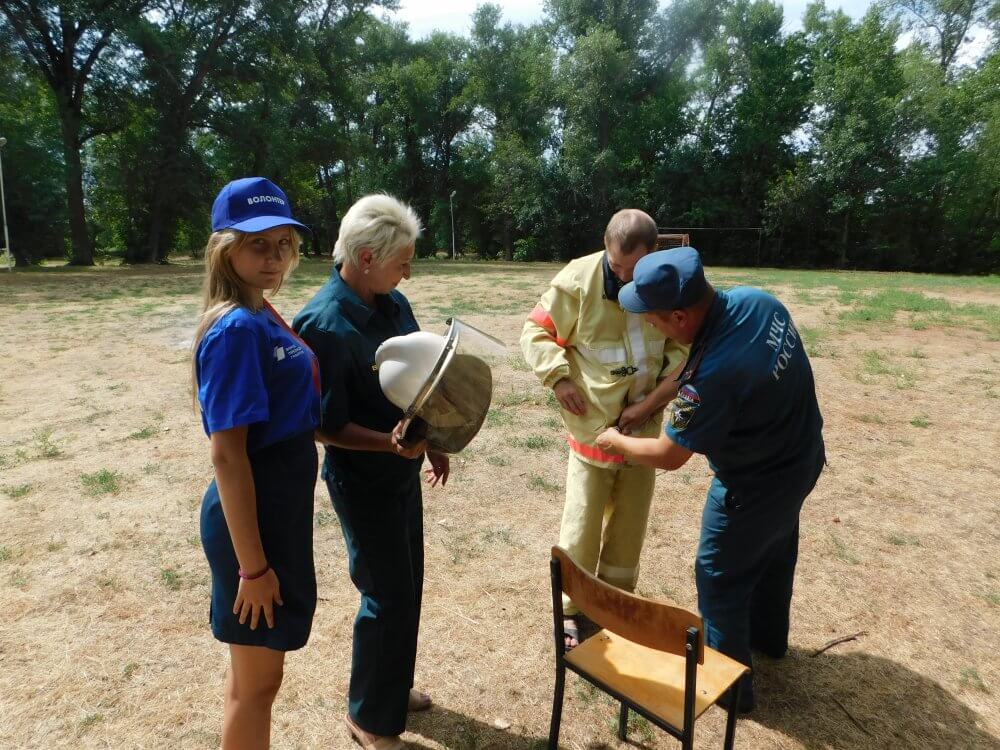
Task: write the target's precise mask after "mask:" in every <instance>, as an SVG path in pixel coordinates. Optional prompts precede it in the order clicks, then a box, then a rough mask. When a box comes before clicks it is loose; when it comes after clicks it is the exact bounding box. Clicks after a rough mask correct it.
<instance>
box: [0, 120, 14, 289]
mask: <svg viewBox="0 0 1000 750" xmlns="http://www.w3.org/2000/svg"><path fill="white" fill-rule="evenodd" d="M6 145H7V139H6V138H0V213H2V214H3V246H4V249H5V250H6V252H7V270H8V271H13V270H14V264H13V258H14V256H13V255H11V252H10V233H9V232H8V231H7V201H6V199H5V198H4V194H3V153H2V152H3V147H4V146H6Z"/></svg>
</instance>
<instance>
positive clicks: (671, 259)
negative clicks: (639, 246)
mask: <svg viewBox="0 0 1000 750" xmlns="http://www.w3.org/2000/svg"><path fill="white" fill-rule="evenodd" d="M707 287H708V282H707V281H705V271H704V269H703V268H702V267H701V256H700V255H698V251H697V250H695V249H694V248H693V247H677V248H674V249H673V250H659V251H657V252H655V253H650V254H649V255H647V256H646V257H644V258H643V259H642V260H640V261H639V262H638V263H636V264H635V271H633V272H632V281H630V282H629V283H628V284H626V285H625V286H624V287H622V290H621V291H620V292H618V302H619V304H621V306H622V307H623V308H625V309H626V310H628V311H629V312H632V313H645V312H652V311H654V310H681V309H683V308H685V307H691V306H692V305H694V304H695V303H696V302H697V301H698V300H700V299H701V297H702V295H703V294H704V293H705V289H706V288H707Z"/></svg>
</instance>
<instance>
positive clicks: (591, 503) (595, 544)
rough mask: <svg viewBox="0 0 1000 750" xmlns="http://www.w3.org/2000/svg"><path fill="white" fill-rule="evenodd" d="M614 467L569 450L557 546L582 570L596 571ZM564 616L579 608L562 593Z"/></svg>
mask: <svg viewBox="0 0 1000 750" xmlns="http://www.w3.org/2000/svg"><path fill="white" fill-rule="evenodd" d="M617 473H618V470H617V468H603V467H601V466H594V465H593V464H589V463H587V462H586V461H582V460H580V458H578V457H577V456H576V454H575V453H573V452H572V451H570V454H569V460H568V462H567V469H566V505H565V506H564V507H563V517H562V524H561V525H560V526H559V546H560V547H562V548H563V549H564V550H566V551H567V552H568V553H569V554H570V557H572V558H573V559H574V560H575V561H576V562H577V564H579V565H580V566H581V567H582V568H583V569H584V570H589V571H590V572H592V573H593V572H595V571H596V570H597V560H598V557H599V555H600V551H601V527H602V525H603V522H604V509H605V506H606V505H607V503H608V500H609V498H610V497H611V492H612V489H613V487H614V485H615V478H616V475H617ZM563 611H564V612H565V614H566V615H567V616H570V615H575V614H577V612H579V610H578V609H577V608H576V607H574V606H573V603H572V602H571V601H570V600H569V597H567V596H566V595H565V594H564V595H563Z"/></svg>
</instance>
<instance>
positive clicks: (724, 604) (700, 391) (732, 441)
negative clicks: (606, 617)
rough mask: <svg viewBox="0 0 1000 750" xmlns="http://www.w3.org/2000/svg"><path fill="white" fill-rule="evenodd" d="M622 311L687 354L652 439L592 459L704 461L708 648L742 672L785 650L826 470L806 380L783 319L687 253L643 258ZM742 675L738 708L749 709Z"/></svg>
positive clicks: (612, 443) (700, 560)
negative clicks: (799, 563) (807, 520)
mask: <svg viewBox="0 0 1000 750" xmlns="http://www.w3.org/2000/svg"><path fill="white" fill-rule="evenodd" d="M618 300H619V302H620V303H621V305H622V307H624V308H625V309H626V310H628V311H629V312H634V313H645V315H646V319H647V320H648V322H649V323H651V324H652V325H655V326H656V327H657V328H658V329H660V330H661V331H662V332H663V333H665V334H666V335H667V336H669V337H670V338H672V339H674V340H676V341H679V342H681V343H683V344H691V353H690V355H689V357H688V362H687V364H686V365H685V367H684V370H683V372H682V374H681V376H680V381H679V389H678V393H677V397H676V398H675V399H674V400H673V401H672V402H671V403H670V405H669V407H668V419H667V425H666V427H665V428H664V434H662V435H661V436H660V437H659V438H647V439H642V438H632V437H627V436H624V435H621V434H620V433H618V432H617V431H615V430H614V429H611V430H608V431H607V432H605V433H604V434H602V435H601V436H600V437H599V438H598V441H597V442H598V445H599V446H600V447H601V448H602V449H603V450H609V451H613V452H617V453H621V454H624V455H625V456H626V458H628V459H630V460H633V461H637V462H639V463H644V464H647V465H652V466H656V467H658V468H662V469H669V470H673V469H678V468H680V467H681V466H683V465H684V464H685V463H686V462H687V460H688V459H689V458H690V457H691V454H692V453H702V454H704V455H705V456H706V457H707V459H708V463H709V466H711V468H712V470H713V471H714V472H715V477H714V478H713V480H712V484H711V486H710V488H709V491H708V498H707V500H706V503H705V509H704V512H703V515H702V526H701V540H700V542H699V546H698V555H697V560H696V563H695V577H696V582H697V586H698V607H699V609H700V610H701V614H702V617H703V619H704V622H705V632H706V638H707V644H708V645H709V646H711V647H712V648H715V649H718V650H719V651H721V652H722V653H724V654H727V655H729V656H731V657H733V658H734V659H737V660H738V661H740V662H742V663H744V664H746V665H750V664H751V649H752V650H756V651H759V652H762V653H764V654H767V655H768V656H771V657H774V658H778V657H780V656H783V655H784V654H785V652H786V650H787V648H788V620H789V609H790V606H791V600H792V579H793V577H794V575H795V562H796V559H797V557H798V541H799V509H800V508H801V507H802V502H803V501H804V500H805V498H806V496H807V495H808V494H809V493H810V492H811V491H812V488H813V486H814V485H815V484H816V480H817V479H818V478H819V475H820V472H821V471H822V468H823V465H824V463H825V461H826V453H825V449H824V445H823V435H822V429H823V418H822V416H821V415H820V412H819V405H818V404H817V402H816V387H815V383H814V382H813V374H812V368H811V367H810V365H809V358H808V357H807V356H806V352H805V348H804V346H803V344H802V340H801V338H800V337H799V332H798V330H797V329H796V328H795V324H794V323H793V322H792V318H791V316H790V315H789V313H788V310H787V309H786V308H785V306H784V305H782V304H781V302H779V301H778V300H777V299H775V298H774V297H773V296H771V295H770V294H767V293H766V292H763V291H761V290H760V289H754V288H752V287H736V288H734V289H731V290H729V291H728V292H717V291H715V290H714V289H713V288H712V286H711V285H710V284H709V283H708V282H707V281H706V280H705V274H704V271H703V269H702V265H701V259H700V257H699V256H698V253H697V251H695V250H694V249H693V248H690V247H682V248H677V249H675V250H666V251H662V252H656V253H652V254H650V255H648V256H646V257H645V258H643V259H642V260H640V261H639V263H638V264H637V265H636V268H635V275H634V281H632V283H630V284H627V285H626V286H625V287H624V288H623V289H622V290H621V292H620V293H619V295H618ZM753 703H754V700H753V690H752V683H751V681H750V677H749V676H748V677H747V678H745V681H744V683H743V684H742V685H741V690H740V706H739V708H740V710H742V711H748V710H750V709H751V708H753Z"/></svg>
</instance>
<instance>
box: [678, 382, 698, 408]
mask: <svg viewBox="0 0 1000 750" xmlns="http://www.w3.org/2000/svg"><path fill="white" fill-rule="evenodd" d="M677 398H682V399H684V400H685V401H689V402H691V403H692V404H700V403H701V396H699V395H698V391H696V390H695V387H694V386H693V385H691V384H690V383H685V384H684V385H682V386H681V388H680V390H679V391H677Z"/></svg>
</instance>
